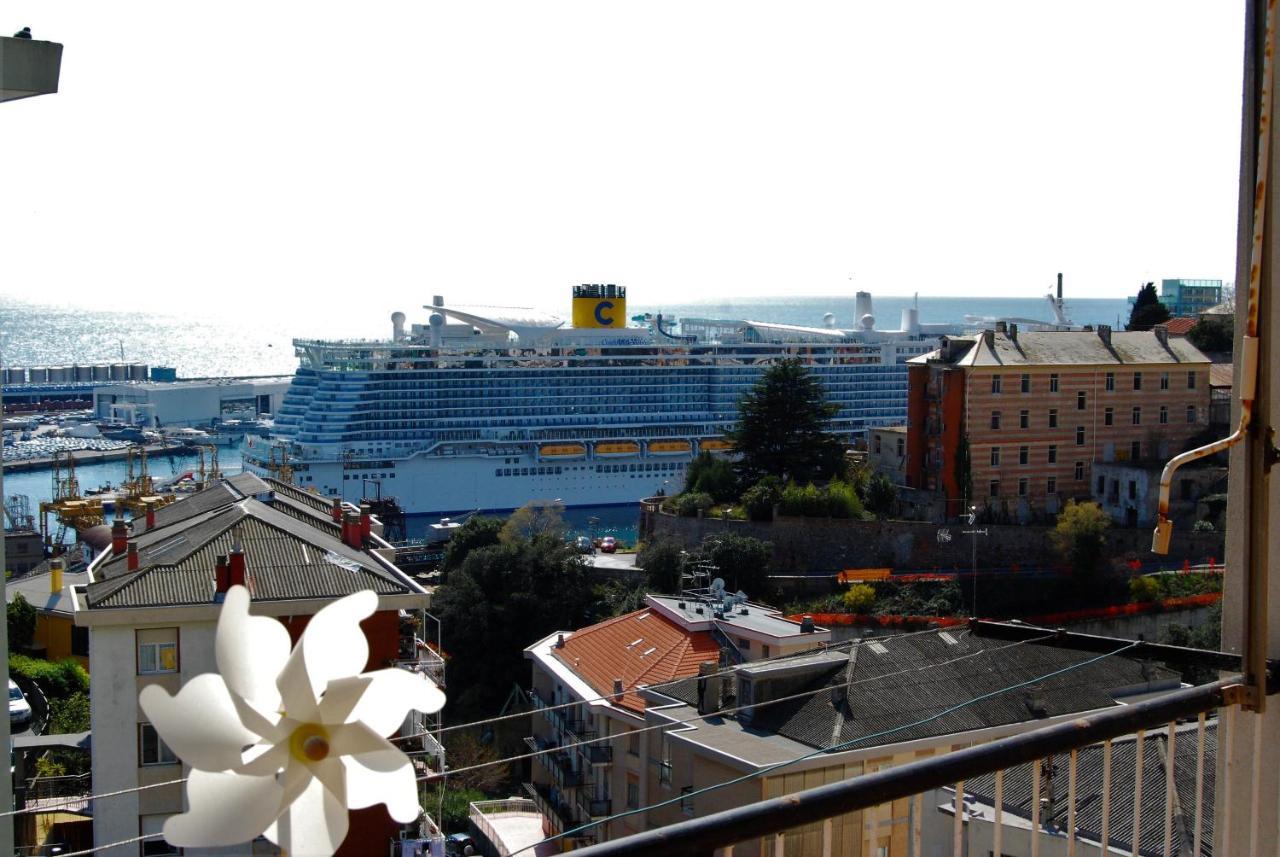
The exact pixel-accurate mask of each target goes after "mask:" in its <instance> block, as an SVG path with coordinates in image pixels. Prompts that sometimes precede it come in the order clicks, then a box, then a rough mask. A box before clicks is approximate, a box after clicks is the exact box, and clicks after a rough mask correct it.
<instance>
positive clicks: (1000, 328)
mask: <svg viewBox="0 0 1280 857" xmlns="http://www.w3.org/2000/svg"><path fill="white" fill-rule="evenodd" d="M1008 332H1009V325H1007V324H1005V323H1004V322H1003V321H997V322H996V333H1008Z"/></svg>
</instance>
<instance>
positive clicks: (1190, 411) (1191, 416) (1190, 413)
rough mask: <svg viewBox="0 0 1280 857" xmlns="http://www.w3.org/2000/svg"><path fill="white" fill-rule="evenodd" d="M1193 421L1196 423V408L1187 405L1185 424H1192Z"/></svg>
mask: <svg viewBox="0 0 1280 857" xmlns="http://www.w3.org/2000/svg"><path fill="white" fill-rule="evenodd" d="M1195 421H1196V406H1195V405H1187V422H1189V423H1193V422H1195Z"/></svg>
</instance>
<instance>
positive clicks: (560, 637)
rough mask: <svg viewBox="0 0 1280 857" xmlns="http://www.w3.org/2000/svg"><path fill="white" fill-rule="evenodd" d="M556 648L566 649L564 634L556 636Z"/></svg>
mask: <svg viewBox="0 0 1280 857" xmlns="http://www.w3.org/2000/svg"><path fill="white" fill-rule="evenodd" d="M556 648H557V649H563V648H564V634H557V635H556Z"/></svg>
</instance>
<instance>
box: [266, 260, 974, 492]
mask: <svg viewBox="0 0 1280 857" xmlns="http://www.w3.org/2000/svg"><path fill="white" fill-rule="evenodd" d="M864 296H865V305H864V303H863V301H864ZM858 300H859V312H858V313H857V317H858V318H857V324H856V325H855V327H854V328H852V329H840V328H837V327H835V326H834V324H833V320H832V319H831V317H830V316H828V319H827V326H824V327H812V328H810V327H796V326H792V325H778V324H769V323H765V322H752V321H730V320H718V319H683V320H682V321H681V325H680V330H679V332H678V333H675V332H672V331H671V330H670V329H669V328H668V326H667V325H666V324H665V323H664V321H663V319H662V317H661V316H658V317H657V318H654V319H649V320H647V323H646V324H645V326H642V327H627V326H626V292H625V289H624V288H622V287H619V286H614V285H586V286H578V287H575V289H574V323H575V326H573V327H567V326H565V324H564V322H563V321H561V320H559V319H556V318H552V317H549V316H546V315H543V314H540V313H536V312H533V311H528V310H510V309H494V308H479V307H452V306H447V305H446V304H445V302H444V301H443V299H441V298H436V299H435V303H434V305H433V306H430V307H428V308H427V309H429V310H430V315H429V318H428V323H427V324H425V325H420V324H414V325H412V326H411V327H410V328H408V329H407V330H406V328H405V320H406V319H405V316H404V315H403V314H402V313H396V314H395V315H394V316H393V317H392V323H393V334H392V337H391V338H390V339H388V340H386V341H321V340H295V341H294V346H295V348H296V350H297V353H298V357H299V360H300V366H299V368H298V370H297V374H296V375H295V376H294V379H293V382H292V385H291V386H290V388H289V391H288V393H287V394H286V395H285V397H284V401H283V404H282V406H281V407H280V408H279V410H278V412H277V413H276V419H275V425H276V436H275V441H276V444H275V445H274V446H273V445H270V444H267V443H263V442H255V443H254V445H253V446H250V447H248V448H247V449H246V450H245V464H246V466H247V467H249V468H250V469H251V470H255V471H258V472H260V473H265V472H268V471H270V470H273V469H274V470H275V471H276V472H278V469H279V465H280V464H281V463H282V462H283V461H285V460H287V461H288V464H289V467H290V469H291V470H292V474H293V479H294V481H295V482H296V483H297V484H298V485H300V486H301V487H303V488H308V489H314V490H315V491H317V492H318V493H320V494H322V495H326V496H334V497H343V498H345V499H348V500H355V499H359V498H360V497H362V496H372V495H373V494H374V490H373V489H372V487H371V483H375V482H376V483H380V493H381V494H382V495H384V496H385V495H392V496H395V497H396V498H397V499H398V500H399V502H400V504H401V506H402V507H403V508H404V510H405V511H406V512H408V513H410V514H447V513H454V512H466V511H472V510H477V509H481V510H493V511H501V510H507V509H514V508H518V507H519V506H521V505H523V504H525V503H527V502H530V501H532V500H549V501H558V502H560V503H563V504H564V505H566V506H595V505H610V504H630V503H634V502H636V501H637V499H639V498H641V497H645V496H651V495H653V494H656V493H659V492H661V491H665V492H666V493H675V492H676V491H678V490H679V489H680V488H681V487H682V485H683V481H684V471H685V468H686V467H687V466H688V464H689V462H690V461H692V460H693V458H694V457H695V456H696V455H697V454H698V453H699V452H704V451H708V452H712V453H716V454H731V451H732V447H731V444H730V443H729V442H728V441H727V440H726V438H725V433H726V432H727V431H729V430H730V429H731V428H732V427H733V424H734V422H735V420H736V418H737V403H738V400H739V398H740V397H741V396H742V395H743V393H745V392H746V391H747V390H748V389H750V387H751V386H752V385H753V384H754V383H755V382H756V381H757V380H758V378H759V377H760V375H761V373H762V372H763V371H764V370H765V368H766V367H768V366H769V365H771V364H773V363H775V362H777V361H779V360H782V359H785V358H790V357H796V358H799V359H801V360H802V361H804V363H805V364H806V365H807V366H808V367H809V368H810V370H811V371H812V372H814V374H816V375H817V376H818V377H819V378H820V379H821V381H822V383H823V385H824V386H825V387H826V390H827V394H828V396H829V397H830V399H831V401H833V402H834V403H836V404H838V405H839V406H840V411H839V413H838V414H837V416H836V417H835V420H834V428H835V430H836V431H837V432H838V433H839V434H840V435H841V436H842V437H844V438H845V439H846V440H849V441H853V440H854V439H856V438H858V437H860V436H861V435H862V434H863V432H864V431H865V430H866V429H868V428H872V427H875V426H883V425H890V424H898V423H902V422H904V421H905V420H906V401H907V397H906V390H907V367H906V364H905V361H906V360H908V359H910V358H912V357H915V356H917V355H919V354H923V353H926V352H928V351H931V350H933V349H934V348H935V347H937V335H938V334H940V333H943V332H955V331H953V330H950V329H946V330H944V329H942V328H941V327H940V326H921V325H919V324H918V323H917V322H916V320H915V319H916V317H915V315H914V313H915V311H914V310H907V311H905V312H904V313H903V329H902V330H899V331H878V330H875V329H874V319H873V318H871V316H870V296H869V295H865V293H859V298H858ZM864 306H865V310H866V311H865V312H862V311H861V310H863V309H864ZM281 443H283V450H282V448H281V446H280V444H281ZM273 459H274V460H273Z"/></svg>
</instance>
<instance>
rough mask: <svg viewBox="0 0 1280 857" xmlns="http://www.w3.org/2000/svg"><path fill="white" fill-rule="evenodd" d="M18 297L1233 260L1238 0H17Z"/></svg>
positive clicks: (902, 276)
mask: <svg viewBox="0 0 1280 857" xmlns="http://www.w3.org/2000/svg"><path fill="white" fill-rule="evenodd" d="M23 26H29V27H31V28H32V31H33V33H34V35H35V37H36V38H37V39H48V40H51V41H57V42H61V43H62V44H63V45H64V46H65V49H64V56H63V64H62V79H61V86H60V92H59V93H58V94H56V95H50V96H42V97H38V98H31V99H26V100H23V101H17V102H10V103H7V104H3V105H0V140H2V141H3V143H2V144H0V150H2V151H3V152H4V161H5V165H6V169H5V178H4V189H3V191H0V236H3V240H2V246H3V247H4V250H5V264H4V268H3V271H4V273H3V276H2V277H0V295H4V296H9V297H16V298H22V299H26V300H31V301H36V302H45V303H49V302H58V303H70V304H74V305H82V306H85V307H93V308H98V307H107V306H113V307H117V308H123V309H129V310H134V309H137V310H141V309H147V308H163V309H165V310H166V311H174V312H178V313H200V314H219V315H225V314H231V313H239V312H249V313H259V314H262V313H272V314H276V313H294V314H317V313H320V314H329V313H333V312H339V313H340V312H343V311H344V309H343V308H344V307H346V306H351V305H353V304H366V303H367V304H372V305H375V311H376V312H378V313H380V314H381V313H382V312H383V311H384V310H390V309H405V310H412V309H413V308H414V307H418V306H421V305H422V304H426V303H429V302H430V300H431V295H433V294H443V295H444V296H445V297H446V298H447V299H448V300H449V302H450V303H463V302H468V303H485V304H496V305H518V306H536V307H539V308H544V309H550V310H559V311H563V310H564V309H565V308H566V306H567V302H568V291H569V288H570V286H571V285H572V284H574V283H580V282H611V283H619V284H624V285H626V286H627V287H628V288H629V297H630V301H631V303H632V304H635V305H652V304H659V303H672V302H688V301H693V300H699V299H704V298H705V299H714V298H730V297H756V296H772V295H777V296H786V295H833V296H840V295H849V294H851V293H852V292H853V291H854V290H855V289H867V290H870V291H872V292H873V293H875V294H882V295H884V294H908V293H911V292H919V293H921V294H924V295H948V296H964V295H993V296H1027V297H1035V296H1038V295H1042V294H1044V292H1045V291H1046V290H1047V289H1048V287H1050V286H1051V285H1052V284H1053V279H1054V275H1055V274H1056V272H1058V271H1062V272H1064V274H1065V275H1066V281H1067V289H1068V295H1069V296H1071V297H1115V296H1119V295H1121V294H1128V293H1133V292H1136V290H1137V286H1138V285H1139V284H1140V282H1141V281H1143V280H1147V279H1159V278H1162V277H1208V278H1219V279H1223V280H1231V279H1233V278H1234V273H1233V272H1234V264H1235V261H1234V254H1235V226H1236V223H1235V221H1236V198H1237V181H1238V169H1239V163H1238V161H1239V112H1240V78H1241V46H1242V42H1243V35H1242V32H1243V11H1242V4H1241V3H1239V2H1225V0H1224V2H1199V1H1198V0H1197V2H1190V0H1158V2H1144V0H1125V2H1120V3H1117V2H1114V0H1110V2H1090V0H1080V2H1071V3H1053V4H1049V3H1026V2H970V3H955V2H930V0H920V2H913V3H884V2H878V3H870V2H867V3H861V2H852V0H845V2H819V0H814V2H801V3H780V2H774V3H760V2H752V0H736V2H720V0H703V2H696V3H690V2H687V0H685V2H679V3H676V2H667V0H650V2H645V3H628V4H622V3H613V2H602V0H592V2H556V3H529V2H515V3H503V2H483V0H481V2H467V3H448V4H446V3H426V2H379V3H368V4H358V5H357V4H354V3H326V2H307V3H300V2H284V0H279V2H272V3H269V4H267V3H254V4H250V3H237V2H219V3H218V4H216V5H215V4H212V3H203V4H196V3H171V2H164V3H143V2H137V3H130V4H127V5H123V4H103V3H98V2H73V0H67V2H60V3H56V4H54V3H49V2H47V0H9V2H6V3H5V4H4V5H3V6H0V28H3V29H4V30H5V31H6V34H7V33H8V32H12V31H16V30H17V29H19V28H20V27H23Z"/></svg>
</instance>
